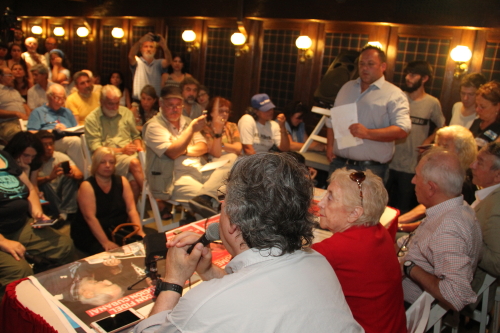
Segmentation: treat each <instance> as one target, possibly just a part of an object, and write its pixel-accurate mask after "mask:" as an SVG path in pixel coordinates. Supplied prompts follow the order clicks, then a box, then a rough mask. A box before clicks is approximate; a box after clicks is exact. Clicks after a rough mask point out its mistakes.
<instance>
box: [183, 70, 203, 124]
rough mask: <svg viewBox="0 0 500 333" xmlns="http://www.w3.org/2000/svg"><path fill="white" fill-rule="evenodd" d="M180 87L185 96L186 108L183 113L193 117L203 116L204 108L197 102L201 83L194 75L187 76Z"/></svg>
mask: <svg viewBox="0 0 500 333" xmlns="http://www.w3.org/2000/svg"><path fill="white" fill-rule="evenodd" d="M179 87H180V88H181V91H182V97H183V98H184V108H183V109H182V115H183V116H186V117H189V118H191V119H196V118H198V117H199V116H201V114H202V111H203V108H202V107H201V105H200V104H198V103H197V102H196V97H197V96H198V90H199V88H200V83H199V82H198V81H197V80H196V79H195V78H193V77H186V78H185V79H184V80H182V81H181V83H180V85H179Z"/></svg>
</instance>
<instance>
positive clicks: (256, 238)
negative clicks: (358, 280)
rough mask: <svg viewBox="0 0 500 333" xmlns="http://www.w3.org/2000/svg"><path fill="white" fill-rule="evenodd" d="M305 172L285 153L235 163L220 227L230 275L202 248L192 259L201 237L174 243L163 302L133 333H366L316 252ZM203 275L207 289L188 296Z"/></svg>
mask: <svg viewBox="0 0 500 333" xmlns="http://www.w3.org/2000/svg"><path fill="white" fill-rule="evenodd" d="M306 174H307V170H306V168H305V167H304V166H302V165H299V164H298V163H297V162H296V161H295V159H294V158H293V157H291V156H289V155H286V154H270V153H262V154H256V155H252V156H248V157H245V158H242V159H241V160H239V161H237V162H236V163H235V164H234V166H233V168H232V170H231V172H230V173H229V176H228V178H227V181H226V193H227V195H226V198H225V201H224V202H223V204H222V211H221V216H220V224H219V232H220V237H221V240H222V242H223V243H224V245H225V247H226V249H227V250H228V251H229V253H230V254H231V255H232V256H233V259H232V260H231V262H230V263H229V264H228V265H227V266H226V268H225V269H224V270H223V269H221V268H219V267H217V266H215V265H213V264H212V255H211V252H210V249H208V248H206V247H203V246H202V245H200V244H197V245H196V246H195V247H194V249H193V251H192V252H191V254H188V253H187V251H186V250H187V248H188V247H189V245H191V244H193V243H194V242H195V241H196V240H197V239H198V237H199V235H198V236H197V235H196V234H193V233H191V234H190V233H187V232H183V233H182V234H179V235H178V236H176V237H175V238H174V239H173V240H170V241H169V242H168V243H167V246H168V247H169V250H168V254H167V263H166V267H167V270H166V274H165V278H164V279H163V280H164V281H163V283H161V284H159V285H160V289H159V295H158V298H157V300H156V304H155V306H154V307H153V310H152V311H151V314H150V317H149V318H148V319H146V320H144V321H143V322H141V323H140V324H139V325H138V326H137V327H136V329H135V332H188V331H190V332H191V331H196V332H242V331H243V332H249V331H252V332H363V329H362V328H361V327H360V326H359V325H358V324H357V323H356V321H355V320H354V319H353V317H352V314H351V312H350V310H349V308H348V306H347V303H346V301H345V298H344V295H343V293H342V289H341V287H340V285H339V282H338V280H337V277H336V275H335V272H334V271H333V270H332V269H331V267H330V266H329V264H328V262H327V261H326V259H324V257H322V256H321V255H320V254H319V253H317V252H315V251H313V250H311V249H310V248H309V247H308V246H309V245H310V244H311V242H312V238H313V234H312V229H313V226H314V223H313V220H312V215H311V213H310V212H309V211H308V208H309V205H310V202H311V199H312V194H313V186H312V182H311V180H310V178H309V177H308V176H306ZM195 270H196V271H197V272H198V274H199V275H200V276H201V277H202V279H203V280H204V281H205V282H203V283H202V284H200V285H199V286H197V287H196V288H195V289H193V290H192V291H190V292H189V293H188V294H187V295H186V296H185V297H182V298H181V297H180V296H181V293H182V287H181V285H183V284H184V282H185V281H186V279H187V278H189V277H190V276H191V274H192V273H193V272H194V271H195ZM157 288H158V285H157ZM157 292H158V290H157Z"/></svg>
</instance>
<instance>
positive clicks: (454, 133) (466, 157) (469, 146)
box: [398, 125, 477, 232]
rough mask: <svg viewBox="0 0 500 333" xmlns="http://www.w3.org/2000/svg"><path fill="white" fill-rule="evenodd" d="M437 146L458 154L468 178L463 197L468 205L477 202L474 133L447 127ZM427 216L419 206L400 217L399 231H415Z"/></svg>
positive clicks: (456, 127)
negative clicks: (474, 180) (473, 166)
mask: <svg viewBox="0 0 500 333" xmlns="http://www.w3.org/2000/svg"><path fill="white" fill-rule="evenodd" d="M435 142H436V146H438V147H441V148H444V149H445V150H447V151H451V152H453V153H455V154H457V156H458V159H459V160H460V165H461V166H462V169H464V170H466V176H465V180H464V184H463V187H462V195H463V196H464V200H465V201H467V203H469V204H471V203H472V202H474V200H475V191H476V189H477V188H476V186H475V185H474V184H472V173H471V171H470V169H469V166H470V165H471V164H472V162H474V160H475V159H476V155H477V144H476V141H475V139H474V136H473V135H472V132H471V131H469V130H468V129H467V128H465V127H463V126H460V125H453V126H445V127H443V128H440V129H439V130H438V131H437V132H436V138H435ZM424 216H425V207H424V205H418V206H417V207H415V208H413V209H412V210H411V211H409V212H408V213H406V214H403V215H401V216H400V217H399V220H398V223H399V230H400V231H404V232H411V231H413V230H414V229H415V228H416V227H417V226H418V225H419V223H420V222H416V223H412V222H415V221H418V220H420V219H422V218H424Z"/></svg>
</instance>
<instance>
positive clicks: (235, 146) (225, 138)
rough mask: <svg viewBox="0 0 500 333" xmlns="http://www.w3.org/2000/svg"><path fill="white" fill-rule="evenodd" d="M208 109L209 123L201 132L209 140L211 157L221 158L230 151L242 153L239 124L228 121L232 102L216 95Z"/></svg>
mask: <svg viewBox="0 0 500 333" xmlns="http://www.w3.org/2000/svg"><path fill="white" fill-rule="evenodd" d="M207 109H208V110H209V113H208V114H207V124H206V125H205V127H204V128H203V129H202V130H201V134H203V136H204V137H205V140H207V146H208V153H209V155H210V157H211V158H212V159H213V158H219V157H221V156H222V155H226V154H230V153H232V154H236V155H240V154H241V149H242V148H243V146H242V144H241V140H240V132H239V131H238V126H236V124H235V123H232V122H229V121H227V120H228V118H229V115H230V114H231V111H232V104H231V102H230V101H228V100H227V99H225V98H222V97H214V98H212V100H210V103H209V104H208V107H207Z"/></svg>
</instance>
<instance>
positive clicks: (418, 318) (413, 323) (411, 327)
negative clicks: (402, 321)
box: [406, 291, 434, 333]
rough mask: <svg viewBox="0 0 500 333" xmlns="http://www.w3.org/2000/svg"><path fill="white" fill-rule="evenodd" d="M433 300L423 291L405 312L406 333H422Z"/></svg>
mask: <svg viewBox="0 0 500 333" xmlns="http://www.w3.org/2000/svg"><path fill="white" fill-rule="evenodd" d="M433 300H434V297H432V296H431V295H430V294H429V293H427V292H425V291H424V292H423V293H422V295H420V297H419V298H418V299H417V300H416V301H415V303H413V304H412V305H411V306H410V308H408V310H406V328H407V329H408V333H423V332H424V331H425V328H426V327H427V321H428V320H429V314H430V311H431V304H432V301H433Z"/></svg>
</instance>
